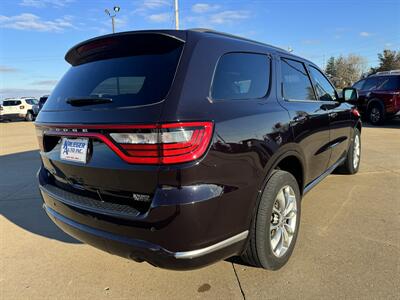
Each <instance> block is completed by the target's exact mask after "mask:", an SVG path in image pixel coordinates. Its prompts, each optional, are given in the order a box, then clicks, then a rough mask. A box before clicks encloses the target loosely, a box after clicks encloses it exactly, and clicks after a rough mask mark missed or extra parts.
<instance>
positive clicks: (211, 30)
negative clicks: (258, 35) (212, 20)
mask: <svg viewBox="0 0 400 300" xmlns="http://www.w3.org/2000/svg"><path fill="white" fill-rule="evenodd" d="M188 30H190V31H196V32H203V33H213V34H217V35H221V36H225V37H228V38H233V39H237V40H242V41H246V42H250V43H254V44H258V45H262V46H267V47H270V48H273V49H275V50H279V51H282V52H288V51H287V50H285V49H283V48H280V47H277V46H273V45H270V44H266V43H262V42H258V41H255V40H252V39H248V38H245V37H242V36H239V35H234V34H230V33H226V32H221V31H217V30H213V29H208V28H190V29H188Z"/></svg>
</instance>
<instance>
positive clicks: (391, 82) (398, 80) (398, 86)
mask: <svg viewBox="0 0 400 300" xmlns="http://www.w3.org/2000/svg"><path fill="white" fill-rule="evenodd" d="M382 79H383V80H382V81H381V82H380V83H379V86H378V90H380V91H394V90H400V76H388V77H383V78H382Z"/></svg>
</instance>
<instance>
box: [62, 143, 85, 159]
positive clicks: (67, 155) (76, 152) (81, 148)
mask: <svg viewBox="0 0 400 300" xmlns="http://www.w3.org/2000/svg"><path fill="white" fill-rule="evenodd" d="M88 144H89V140H88V139H69V138H62V141H61V150H60V158H61V159H62V160H68V161H75V162H80V163H86V161H87V149H88Z"/></svg>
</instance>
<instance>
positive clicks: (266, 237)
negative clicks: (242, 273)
mask: <svg viewBox="0 0 400 300" xmlns="http://www.w3.org/2000/svg"><path fill="white" fill-rule="evenodd" d="M285 186H290V187H291V188H292V190H293V192H294V195H295V197H296V206H297V211H296V223H295V230H294V233H293V235H291V236H292V239H291V242H290V244H289V247H288V248H287V250H286V252H284V253H283V255H282V256H280V257H278V256H276V255H275V254H274V252H273V249H272V246H271V230H270V225H271V222H272V220H271V218H272V212H273V207H274V204H275V200H276V199H277V195H278V193H279V191H280V190H281V189H282V188H283V187H285ZM300 203H301V193H300V189H299V186H298V183H297V181H296V179H295V178H294V176H293V175H292V174H290V173H288V172H285V171H281V170H276V171H274V172H273V173H272V174H271V176H270V178H269V179H268V182H267V184H266V186H265V188H264V191H263V193H262V195H261V197H260V199H259V203H258V206H257V209H256V211H255V215H254V217H253V221H252V225H251V228H250V232H249V240H248V244H247V247H246V249H245V251H244V253H243V254H242V257H241V258H242V260H243V261H244V262H246V263H248V264H250V265H253V266H256V267H262V268H265V269H269V270H278V269H280V268H281V267H283V266H284V265H285V264H286V262H287V261H288V260H289V257H290V256H291V254H292V252H293V249H294V246H295V244H296V239H297V235H298V232H299V224H300V215H301V214H300V211H301V210H300Z"/></svg>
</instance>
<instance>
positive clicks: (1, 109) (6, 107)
mask: <svg viewBox="0 0 400 300" xmlns="http://www.w3.org/2000/svg"><path fill="white" fill-rule="evenodd" d="M35 105H38V100H37V99H35V98H27V97H26V98H25V97H24V98H18V99H5V100H3V102H2V103H1V104H0V120H15V119H24V120H25V121H33V120H34V119H35V114H34V112H33V106H35Z"/></svg>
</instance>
